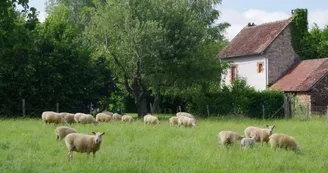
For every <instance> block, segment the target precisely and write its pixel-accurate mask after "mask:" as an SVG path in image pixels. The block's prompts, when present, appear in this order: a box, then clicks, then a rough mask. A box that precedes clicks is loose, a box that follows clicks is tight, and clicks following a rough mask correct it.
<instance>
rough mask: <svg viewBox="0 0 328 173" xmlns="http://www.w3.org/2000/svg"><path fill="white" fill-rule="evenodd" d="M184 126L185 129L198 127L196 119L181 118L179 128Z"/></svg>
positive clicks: (179, 118)
mask: <svg viewBox="0 0 328 173" xmlns="http://www.w3.org/2000/svg"><path fill="white" fill-rule="evenodd" d="M181 125H184V126H185V127H193V128H194V127H196V120H195V119H194V118H190V117H186V116H179V117H178V126H179V127H180V126H181Z"/></svg>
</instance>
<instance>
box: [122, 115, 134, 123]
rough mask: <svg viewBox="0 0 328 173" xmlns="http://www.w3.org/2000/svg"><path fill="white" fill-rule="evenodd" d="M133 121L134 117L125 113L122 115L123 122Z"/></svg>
mask: <svg viewBox="0 0 328 173" xmlns="http://www.w3.org/2000/svg"><path fill="white" fill-rule="evenodd" d="M132 121H133V117H132V116H130V115H123V116H122V122H130V123H131V122H132Z"/></svg>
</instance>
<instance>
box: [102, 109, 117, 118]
mask: <svg viewBox="0 0 328 173" xmlns="http://www.w3.org/2000/svg"><path fill="white" fill-rule="evenodd" d="M101 113H104V114H107V115H109V116H110V117H111V118H112V116H113V114H114V113H113V112H108V111H103V112H101Z"/></svg>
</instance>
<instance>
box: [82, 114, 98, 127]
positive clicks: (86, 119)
mask: <svg viewBox="0 0 328 173" xmlns="http://www.w3.org/2000/svg"><path fill="white" fill-rule="evenodd" d="M79 122H80V123H82V124H91V123H93V124H94V125H96V124H97V123H98V122H97V120H96V119H95V118H94V117H93V116H92V115H90V114H84V115H82V116H80V117H79Z"/></svg>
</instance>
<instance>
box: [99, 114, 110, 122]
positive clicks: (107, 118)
mask: <svg viewBox="0 0 328 173" xmlns="http://www.w3.org/2000/svg"><path fill="white" fill-rule="evenodd" d="M111 119H112V117H111V116H110V115H108V114H105V113H98V114H97V115H96V121H97V122H108V121H110V120H111Z"/></svg>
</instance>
